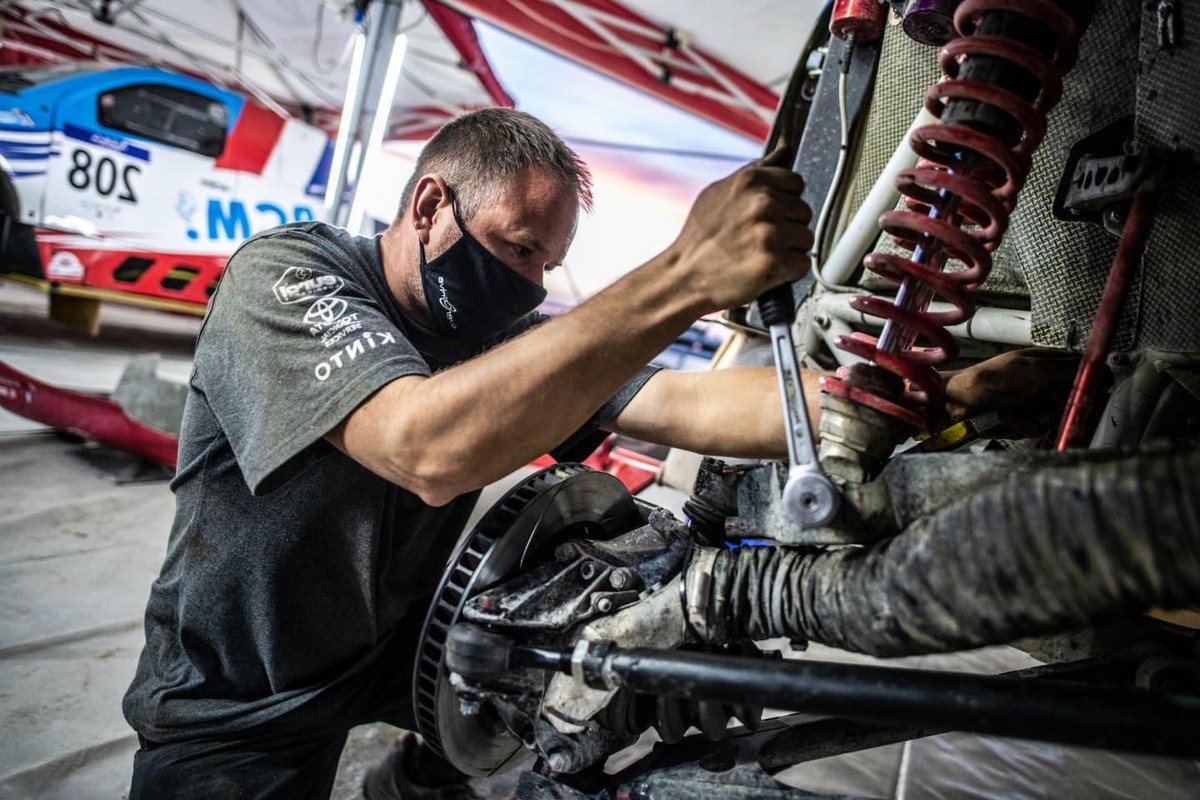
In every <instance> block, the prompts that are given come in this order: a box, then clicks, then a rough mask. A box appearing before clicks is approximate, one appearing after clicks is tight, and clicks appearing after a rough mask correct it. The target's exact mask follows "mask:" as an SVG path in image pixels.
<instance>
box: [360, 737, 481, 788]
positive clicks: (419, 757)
mask: <svg viewBox="0 0 1200 800" xmlns="http://www.w3.org/2000/svg"><path fill="white" fill-rule="evenodd" d="M430 762H437V763H438V764H439V766H440V765H442V764H444V765H445V767H444V768H441V769H440V771H441V772H442V773H445V772H447V771H449V770H452V769H453V768H452V767H450V766H449V764H446V763H445V762H444V761H442V759H440V758H439V757H438V756H437V755H435V754H434V753H433V752H432V751H430V750H429V748H427V747H425V746H424V744H422V743H421V741H420V740H419V739H418V738H417V737H416V736H413V735H411V734H410V735H408V736H405V737H404V738H403V739H401V740H400V746H399V747H397V748H396V749H395V750H393V751H392V752H391V753H389V754H388V756H387V758H385V759H384V760H383V761H382V762H381V763H379V764H377V765H375V766H374V767H373V768H372V769H371V770H370V771H369V772H367V775H366V777H365V778H363V785H362V790H363V797H365V798H366V799H367V800H482V798H480V797H479V795H477V794H476V793H475V790H474V789H472V788H471V787H470V785H468V784H467V776H466V775H462V776H461V780H451V781H449V782H445V783H441V782H439V783H438V784H437V785H435V786H428V785H426V784H425V783H423V782H422V779H425V780H428V779H427V778H425V775H424V774H421V775H417V774H414V773H416V772H417V770H416V769H415V768H414V765H416V764H428V763H430ZM422 772H424V770H422ZM426 774H427V773H426Z"/></svg>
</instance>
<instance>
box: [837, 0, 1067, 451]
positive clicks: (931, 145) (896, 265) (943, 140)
mask: <svg viewBox="0 0 1200 800" xmlns="http://www.w3.org/2000/svg"><path fill="white" fill-rule="evenodd" d="M992 11H1006V12H1011V13H1015V14H1019V15H1022V16H1024V17H1027V18H1029V19H1030V20H1034V21H1036V22H1038V23H1041V24H1042V25H1043V26H1045V27H1046V28H1047V29H1048V30H1049V31H1051V32H1052V33H1053V35H1054V36H1055V39H1056V41H1055V49H1056V54H1055V56H1054V57H1053V58H1047V57H1046V56H1044V55H1043V54H1042V53H1040V52H1038V50H1036V49H1035V48H1033V47H1031V46H1029V45H1027V44H1024V43H1022V42H1020V41H1016V40H1014V39H1010V38H1007V37H1003V36H996V35H985V34H980V33H977V32H976V28H977V26H978V25H979V22H980V20H981V19H982V18H983V15H984V14H987V13H988V12H992ZM954 24H955V27H957V28H958V31H959V33H960V34H961V37H960V38H958V39H955V40H953V41H951V42H950V43H949V44H947V45H946V46H945V47H944V48H943V49H942V51H941V54H940V59H939V60H940V64H941V67H942V71H943V72H944V73H945V74H946V76H947V78H948V80H944V81H941V82H939V83H935V84H934V85H933V86H930V87H929V90H928V91H927V92H926V93H925V107H926V108H927V109H928V110H929V111H930V113H932V114H933V115H934V116H935V117H937V118H938V119H939V120H941V117H942V113H943V112H944V111H945V109H946V103H947V101H949V100H973V101H977V102H979V103H983V104H986V105H988V106H992V107H994V108H996V109H999V110H1001V111H1003V112H1004V113H1005V114H1007V115H1008V116H1009V117H1010V118H1011V119H1013V120H1015V121H1016V122H1017V123H1018V124H1019V126H1020V129H1021V132H1022V135H1021V136H1018V137H1017V140H1016V141H1015V142H1014V141H1005V140H1004V139H1002V138H1000V136H998V135H992V134H988V133H983V132H981V131H980V130H978V129H976V128H973V127H969V126H967V125H964V124H956V123H946V122H940V121H939V122H937V123H934V124H932V125H927V126H924V127H922V128H920V129H918V130H916V131H914V132H913V134H912V137H911V139H910V140H909V145H910V146H911V147H912V149H913V151H914V152H915V153H916V154H917V155H918V156H919V157H920V159H921V160H920V161H919V162H918V163H917V166H916V167H914V168H912V169H907V170H904V171H903V172H901V173H900V174H899V175H897V177H896V186H897V188H899V190H900V192H901V193H902V194H903V195H904V196H905V198H906V201H905V203H906V205H907V207H908V210H907V211H890V212H888V213H886V214H884V215H883V216H881V217H880V220H879V224H880V227H881V228H882V229H883V230H884V231H885V232H886V233H888V234H889V235H891V236H892V238H893V239H894V240H895V241H896V242H897V243H898V244H900V245H901V246H902V247H904V248H906V249H908V250H909V251H911V252H912V253H913V254H914V255H913V257H912V258H905V257H903V256H899V255H893V254H889V253H878V252H877V253H871V254H870V255H868V256H867V257H866V259H864V261H863V265H864V266H865V267H866V268H867V269H870V270H871V271H873V272H875V273H878V274H879V275H882V276H884V277H885V278H887V279H888V280H890V281H891V282H893V283H898V284H901V290H900V294H898V295H897V301H896V302H895V303H893V302H889V301H888V300H885V299H882V298H875V297H855V298H854V299H853V300H852V301H851V304H852V305H853V307H854V308H855V309H857V310H859V311H861V312H863V313H865V314H869V315H872V316H875V317H880V318H883V319H885V320H887V321H888V322H887V325H886V326H885V329H884V332H883V333H882V334H881V336H880V337H878V338H877V337H872V336H868V335H866V334H855V335H854V336H851V337H839V338H838V341H837V346H838V347H839V348H840V349H842V350H844V351H846V352H849V353H853V354H854V355H857V356H859V357H861V358H864V359H866V360H867V361H869V362H871V363H872V364H874V365H875V366H877V367H879V368H882V369H884V370H886V371H888V372H891V373H893V374H895V375H897V376H899V377H900V378H902V379H904V385H905V386H906V387H908V391H906V392H905V394H904V396H903V397H891V398H889V397H885V396H882V395H881V394H879V393H878V392H877V391H876V390H875V389H872V388H863V387H857V386H853V385H850V384H848V383H847V382H846V381H844V380H841V379H840V378H827V379H826V380H825V381H823V388H824V390H825V391H829V392H831V393H833V394H836V395H839V396H842V397H847V398H849V399H851V400H853V401H854V402H856V403H859V404H861V405H866V406H868V407H871V408H874V409H876V410H878V411H881V412H883V413H885V414H888V415H889V416H892V417H895V418H897V419H900V420H902V421H904V422H906V423H908V424H909V425H911V426H913V427H916V428H920V427H922V426H923V425H924V424H925V413H924V411H925V408H926V406H927V405H928V404H931V403H933V402H934V401H935V399H937V398H940V397H941V395H942V394H943V392H944V388H943V384H942V379H941V377H940V375H939V374H938V372H937V370H936V369H934V365H936V364H940V363H942V362H944V361H947V360H949V359H952V358H954V357H955V356H956V355H957V353H958V345H957V343H956V342H955V340H954V337H953V336H952V335H951V334H950V333H949V332H947V331H946V328H947V327H948V326H951V325H957V324H960V323H962V322H965V321H966V320H967V319H969V318H970V316H971V314H973V313H974V311H975V303H974V300H973V291H974V289H976V288H977V287H978V286H979V285H980V284H982V283H983V281H984V280H985V279H986V278H987V276H988V273H989V272H990V271H991V268H992V257H991V253H992V251H994V250H995V249H996V247H997V246H999V244H1000V240H1001V238H1002V237H1003V236H1004V232H1005V230H1006V228H1007V227H1008V219H1009V215H1010V214H1011V213H1012V210H1013V208H1014V207H1015V206H1016V202H1017V193H1018V192H1019V191H1020V190H1021V187H1022V185H1023V184H1024V182H1025V178H1026V176H1028V174H1029V170H1030V167H1031V166H1032V162H1031V156H1032V154H1033V151H1034V150H1036V149H1037V146H1038V145H1039V144H1040V143H1041V141H1042V137H1043V136H1044V135H1045V133H1046V114H1047V113H1048V112H1049V110H1050V109H1051V108H1052V107H1053V106H1054V105H1055V104H1056V103H1057V102H1058V100H1059V98H1060V97H1061V95H1062V76H1063V75H1064V74H1065V73H1066V72H1067V71H1068V70H1069V69H1070V68H1071V66H1072V65H1073V64H1074V62H1075V56H1076V43H1077V40H1078V26H1077V25H1076V23H1075V21H1074V20H1073V19H1072V18H1071V17H1070V16H1069V15H1068V14H1067V13H1066V12H1064V11H1062V10H1061V9H1060V8H1058V6H1057V5H1055V4H1054V3H1053V2H1050V0H964V2H962V3H961V4H960V5H959V7H958V9H957V11H956V12H955V15H954ZM977 55H985V56H995V57H997V58H1000V59H1003V60H1004V61H1007V62H1010V63H1012V64H1015V65H1017V66H1019V67H1022V68H1024V69H1025V70H1026V71H1028V72H1029V73H1030V74H1031V75H1033V76H1034V77H1035V78H1036V80H1037V82H1038V86H1039V89H1040V91H1039V92H1038V95H1037V97H1036V98H1034V100H1033V101H1032V102H1029V101H1027V100H1025V99H1024V98H1022V97H1020V96H1018V95H1016V94H1014V93H1012V92H1010V91H1008V90H1006V89H1004V88H1001V87H999V86H996V85H993V84H990V83H985V82H982V81H978V80H966V79H962V78H959V77H958V75H959V71H960V67H961V66H962V64H963V62H964V60H965V59H969V58H971V57H972V56H977ZM964 224H968V225H970V226H972V227H971V228H970V229H969V230H964V229H963V227H962V226H963V225H964ZM918 249H919V250H920V252H919V253H918ZM947 256H950V257H953V258H956V259H959V260H960V261H962V262H964V263H965V264H966V265H967V267H966V269H964V270H962V271H960V272H943V271H942V270H943V267H944V262H945V260H946V257H947ZM934 295H937V296H940V297H941V298H942V299H944V300H946V301H948V302H949V303H950V304H951V305H952V306H954V308H953V309H951V310H949V311H943V312H932V311H928V310H927V308H928V305H929V301H930V300H931V299H932V297H933V296H934ZM902 297H903V298H905V301H904V303H905V305H903V306H902V305H900V302H901V299H900V298H902ZM889 329H890V330H889ZM884 337H890V338H889V340H888V341H887V342H884V343H883V345H882V346H881V344H880V340H881V339H883V338H884ZM918 337H922V338H924V339H925V340H927V341H928V342H930V343H931V344H932V346H931V347H926V348H921V349H913V343H914V341H915V340H916V339H917V338H918Z"/></svg>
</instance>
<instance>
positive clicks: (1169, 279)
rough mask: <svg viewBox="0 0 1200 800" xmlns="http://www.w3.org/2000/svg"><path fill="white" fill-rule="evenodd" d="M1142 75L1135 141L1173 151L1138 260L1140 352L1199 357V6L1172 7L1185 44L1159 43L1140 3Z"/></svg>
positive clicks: (1149, 9) (1149, 11) (1153, 19)
mask: <svg viewBox="0 0 1200 800" xmlns="http://www.w3.org/2000/svg"><path fill="white" fill-rule="evenodd" d="M1144 5H1145V6H1146V8H1145V9H1144V10H1143V11H1142V26H1141V29H1142V33H1141V47H1140V57H1141V65H1142V68H1141V76H1140V79H1139V83H1138V98H1137V121H1136V123H1135V126H1134V128H1135V134H1134V138H1135V140H1136V141H1137V142H1138V144H1139V145H1143V146H1150V147H1155V148H1161V149H1163V150H1169V151H1173V152H1174V153H1175V156H1174V158H1173V160H1172V162H1171V164H1170V169H1169V172H1168V174H1167V179H1166V180H1165V181H1163V182H1162V183H1161V184H1160V189H1159V194H1158V198H1157V204H1156V209H1155V214H1154V222H1153V228H1152V229H1151V234H1150V241H1149V243H1148V244H1147V247H1146V255H1145V258H1144V259H1143V261H1142V268H1143V272H1142V282H1141V288H1142V292H1141V301H1142V307H1141V319H1140V326H1139V329H1138V341H1137V344H1138V346H1139V347H1148V348H1154V349H1157V350H1167V351H1171V352H1200V325H1197V323H1196V312H1195V304H1196V298H1197V297H1200V269H1197V268H1196V265H1195V262H1196V258H1197V254H1198V253H1200V233H1197V221H1196V220H1197V213H1198V212H1200V167H1198V165H1197V156H1196V154H1197V152H1198V151H1200V112H1198V110H1197V102H1198V98H1197V97H1196V93H1197V90H1198V89H1200V82H1198V80H1197V76H1200V3H1196V2H1187V3H1176V4H1175V5H1176V6H1177V7H1179V9H1180V12H1179V13H1180V14H1181V15H1182V16H1183V17H1184V19H1183V25H1182V28H1181V30H1182V32H1183V42H1182V44H1181V45H1180V46H1179V47H1177V48H1176V49H1174V50H1173V51H1170V52H1168V51H1165V50H1161V49H1160V48H1159V45H1158V33H1157V24H1158V23H1157V15H1156V10H1155V7H1156V6H1157V4H1156V3H1147V4H1144Z"/></svg>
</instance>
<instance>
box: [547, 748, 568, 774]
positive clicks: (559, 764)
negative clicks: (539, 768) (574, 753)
mask: <svg viewBox="0 0 1200 800" xmlns="http://www.w3.org/2000/svg"><path fill="white" fill-rule="evenodd" d="M546 766H547V767H549V768H550V771H551V772H564V771H566V769H567V768H568V767H570V766H571V757H570V756H569V755H567V754H566V753H564V752H563V751H562V750H553V751H551V752H550V753H549V754H548V755H547V756H546Z"/></svg>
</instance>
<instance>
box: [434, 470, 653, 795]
mask: <svg viewBox="0 0 1200 800" xmlns="http://www.w3.org/2000/svg"><path fill="white" fill-rule="evenodd" d="M640 524H641V518H640V516H639V513H638V507H637V504H636V502H635V501H634V499H633V497H632V496H631V495H630V494H629V492H628V490H626V488H625V486H624V485H623V484H622V483H621V482H620V481H619V480H617V479H616V478H615V477H614V476H612V475H609V474H608V473H605V472H595V471H593V470H591V469H590V468H588V467H585V466H583V465H582V464H557V465H555V466H553V467H548V468H546V469H544V470H542V471H540V472H536V473H534V474H533V475H531V476H530V477H528V478H526V479H525V480H524V481H522V482H521V483H520V484H518V485H517V486H516V487H515V488H514V489H512V490H511V491H510V492H509V493H508V494H506V495H505V496H504V497H503V498H501V499H500V500H499V501H498V502H497V503H496V504H495V505H493V506H492V507H491V508H490V509H489V510H488V512H487V513H486V514H484V515H483V517H482V518H481V519H480V520H479V522H478V523H477V524H476V525H475V527H474V528H473V529H472V531H471V533H470V534H469V535H468V536H467V537H466V538H464V539H463V541H462V542H461V543H460V544H459V547H458V549H457V550H456V551H455V553H454V556H453V557H452V558H451V559H450V563H449V565H448V566H447V568H446V572H445V574H444V575H443V576H442V581H441V583H440V584H439V586H438V590H437V593H436V594H435V595H434V601H433V604H432V605H431V606H430V609H429V613H428V615H427V616H426V617H425V625H424V627H423V628H422V630H421V639H420V648H419V649H418V651H417V659H416V664H415V666H414V669H413V708H414V709H415V711H416V717H417V727H418V732H419V733H420V734H421V736H422V737H423V738H424V739H425V742H426V743H427V744H428V745H429V746H430V747H432V748H433V749H434V751H435V752H437V753H438V754H439V755H441V756H442V757H443V758H445V759H446V760H448V761H449V762H450V763H451V764H453V765H454V766H455V767H457V768H458V769H459V770H461V771H462V772H465V773H466V774H468V775H472V776H475V777H486V776H488V775H494V774H496V773H497V772H502V771H505V770H508V769H512V768H513V767H516V766H519V765H520V764H522V763H524V762H525V761H526V760H528V759H530V758H532V757H533V754H532V753H531V752H530V751H528V750H526V749H525V748H524V747H523V746H522V745H521V742H520V741H519V740H518V739H517V738H516V737H514V736H513V735H512V734H510V733H509V732H508V730H507V729H505V727H504V725H503V723H502V722H501V721H500V718H499V717H498V716H497V715H496V714H495V712H494V711H493V710H492V709H491V708H490V707H489V706H488V705H487V704H484V705H483V706H482V707H481V708H480V709H479V710H478V711H477V712H476V713H474V714H471V715H469V716H468V715H465V714H463V713H462V710H461V706H460V703H459V700H458V697H457V695H456V694H455V692H454V688H453V687H452V686H451V685H450V681H449V677H448V675H447V673H446V669H445V650H446V647H445V646H446V636H447V634H448V632H449V630H450V628H451V626H453V625H454V623H455V622H457V621H458V618H459V615H460V614H461V613H462V609H463V607H464V606H465V605H466V603H467V601H468V600H470V599H471V598H472V597H474V596H475V595H476V594H478V593H480V592H482V591H484V590H485V589H487V588H489V587H491V586H494V585H496V584H498V583H500V582H501V581H503V580H505V579H507V578H509V577H511V576H512V575H513V574H514V573H516V572H517V571H518V570H519V569H520V568H521V567H522V566H524V565H525V564H527V563H529V560H530V559H531V558H532V557H533V556H534V555H535V554H536V553H537V551H538V550H539V549H540V548H542V547H543V546H545V545H546V544H548V543H551V542H553V541H555V540H557V539H562V538H568V537H570V538H577V537H580V536H586V537H587V538H589V539H609V538H612V537H614V536H617V535H619V534H622V533H625V532H626V531H628V530H631V529H632V528H634V527H636V526H638V525H640Z"/></svg>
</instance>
